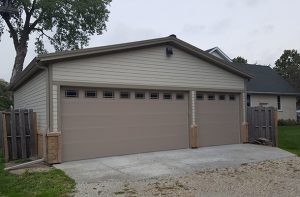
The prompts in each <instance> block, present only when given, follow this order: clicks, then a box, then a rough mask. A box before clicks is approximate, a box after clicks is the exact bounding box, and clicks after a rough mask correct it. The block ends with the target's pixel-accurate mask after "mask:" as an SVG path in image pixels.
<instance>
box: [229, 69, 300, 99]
mask: <svg viewBox="0 0 300 197" xmlns="http://www.w3.org/2000/svg"><path fill="white" fill-rule="evenodd" d="M232 64H233V65H234V66H235V67H236V68H237V69H239V70H242V71H244V72H246V73H248V74H250V75H252V76H254V78H253V79H251V80H250V81H248V82H247V92H248V93H253V94H278V95H300V93H299V92H297V90H296V89H295V88H294V87H293V86H291V85H290V84H289V83H288V82H287V81H286V80H285V79H283V78H282V77H281V76H280V75H279V74H278V73H277V72H276V71H275V70H273V69H272V68H271V67H269V66H262V65H253V64H239V63H232Z"/></svg>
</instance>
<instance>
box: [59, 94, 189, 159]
mask: <svg viewBox="0 0 300 197" xmlns="http://www.w3.org/2000/svg"><path fill="white" fill-rule="evenodd" d="M62 91H64V90H62ZM81 92H83V91H81ZM61 95H64V93H63V92H62V94H61ZM185 98H186V99H185V100H161V99H159V100H150V99H144V100H138V99H133V98H132V99H129V100H126V99H125V100H123V99H117V98H114V99H103V98H93V99H91V98H89V99H86V98H84V97H82V96H79V98H62V100H61V109H62V110H61V111H62V112H61V113H62V114H61V117H62V137H63V160H64V161H70V160H78V159H88V158H96V157H104V156H112V155H123V154H132V153H140V152H151V151H159V150H170V149H179V148H188V147H189V137H188V136H189V135H188V128H189V127H188V99H187V98H188V96H187V94H186V93H185Z"/></svg>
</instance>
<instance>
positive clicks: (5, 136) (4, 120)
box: [2, 114, 9, 162]
mask: <svg viewBox="0 0 300 197" xmlns="http://www.w3.org/2000/svg"><path fill="white" fill-rule="evenodd" d="M2 118H3V122H2V123H3V149H4V150H3V152H4V161H5V162H8V159H9V156H8V143H7V125H6V123H7V121H6V114H3V116H2Z"/></svg>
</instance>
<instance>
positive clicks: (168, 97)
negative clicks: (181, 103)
mask: <svg viewBox="0 0 300 197" xmlns="http://www.w3.org/2000/svg"><path fill="white" fill-rule="evenodd" d="M164 99H165V100H171V99H172V94H171V93H164Z"/></svg>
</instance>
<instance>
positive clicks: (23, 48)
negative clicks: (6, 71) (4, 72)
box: [10, 44, 27, 83]
mask: <svg viewBox="0 0 300 197" xmlns="http://www.w3.org/2000/svg"><path fill="white" fill-rule="evenodd" d="M26 55H27V45H26V44H25V45H21V44H20V45H19V46H18V47H17V48H16V57H15V63H14V67H13V70H12V75H11V78H10V82H11V83H13V82H14V80H15V78H16V77H17V75H19V74H20V73H21V72H22V70H23V65H24V61H25V57H26Z"/></svg>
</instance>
